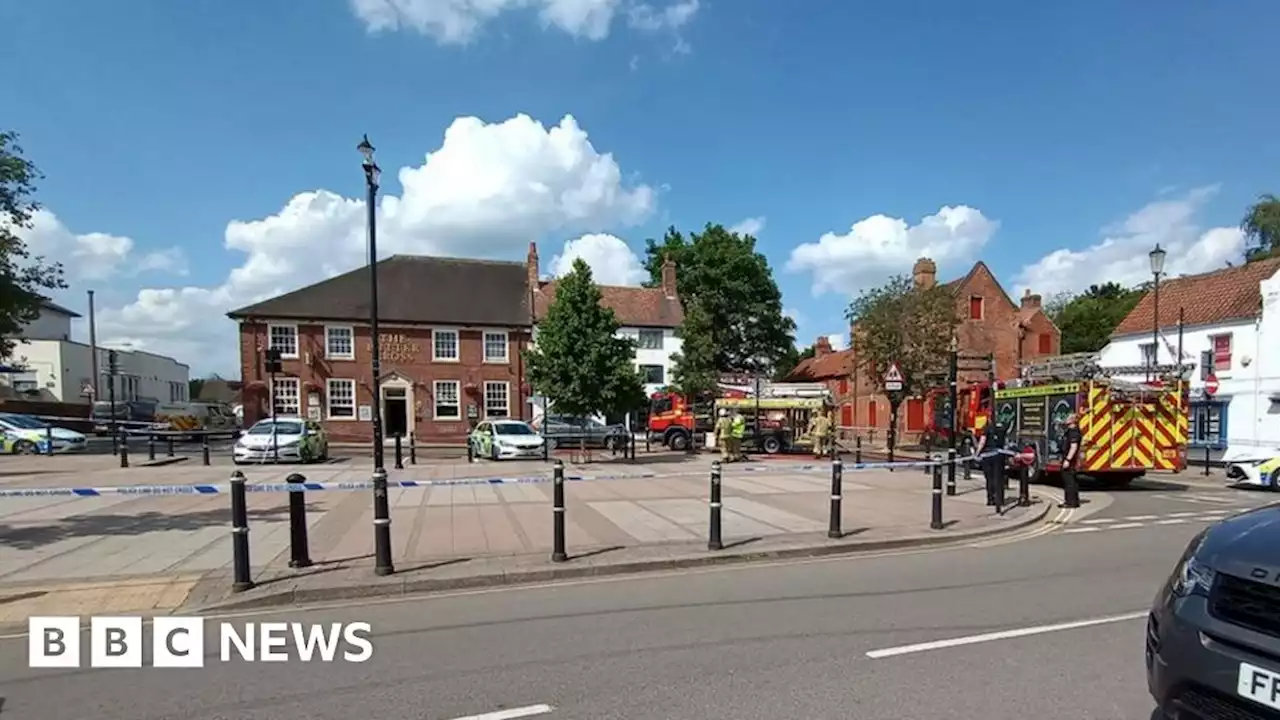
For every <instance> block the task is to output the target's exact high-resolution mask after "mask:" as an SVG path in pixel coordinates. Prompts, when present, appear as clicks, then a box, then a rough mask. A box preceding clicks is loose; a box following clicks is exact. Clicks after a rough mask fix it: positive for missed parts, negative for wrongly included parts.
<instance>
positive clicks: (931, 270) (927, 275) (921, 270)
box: [911, 257, 938, 290]
mask: <svg viewBox="0 0 1280 720" xmlns="http://www.w3.org/2000/svg"><path fill="white" fill-rule="evenodd" d="M911 279H912V280H913V281H914V282H915V286H916V289H917V290H928V289H929V288H931V287H933V286H934V285H936V284H937V282H938V265H937V263H935V262H934V261H932V260H930V259H929V258H923V257H922V258H920V259H919V260H916V264H915V265H913V266H912V267H911Z"/></svg>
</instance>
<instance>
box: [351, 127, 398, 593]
mask: <svg viewBox="0 0 1280 720" xmlns="http://www.w3.org/2000/svg"><path fill="white" fill-rule="evenodd" d="M356 149H357V150H359V151H360V154H361V155H363V156H364V162H363V166H364V183H365V189H366V190H367V194H366V197H365V207H366V209H367V211H368V213H369V215H368V229H369V340H370V342H369V346H370V356H371V357H370V360H371V364H372V365H373V407H372V410H373V417H372V420H373V541H374V568H373V571H374V573H375V574H377V575H390V574H392V573H394V572H395V566H394V565H392V563H391V509H390V507H389V505H388V503H387V470H386V468H385V467H384V466H383V447H382V397H381V385H380V384H381V378H382V352H381V347H380V343H379V336H378V218H377V199H378V176H379V175H380V174H381V172H382V170H381V169H379V168H378V164H377V163H376V162H374V161H373V149H374V148H373V144H372V143H370V142H369V136H368V135H365V136H364V139H362V140H361V141H360V144H359V145H358V146H357V147H356Z"/></svg>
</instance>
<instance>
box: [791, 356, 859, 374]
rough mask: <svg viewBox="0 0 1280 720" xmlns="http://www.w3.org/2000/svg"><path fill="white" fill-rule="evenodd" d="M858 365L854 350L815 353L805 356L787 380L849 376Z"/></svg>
mask: <svg viewBox="0 0 1280 720" xmlns="http://www.w3.org/2000/svg"><path fill="white" fill-rule="evenodd" d="M856 367H857V357H856V356H855V355H854V353H853V350H852V349H849V350H841V351H839V352H833V353H827V354H825V355H815V356H814V357H811V358H805V359H804V360H801V361H800V364H799V365H797V366H796V367H795V369H794V370H792V371H791V373H790V374H788V375H787V382H806V381H814V380H830V379H832V378H842V377H848V376H850V375H852V374H853V371H854V369H855V368H856Z"/></svg>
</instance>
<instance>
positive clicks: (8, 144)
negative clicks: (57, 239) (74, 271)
mask: <svg viewBox="0 0 1280 720" xmlns="http://www.w3.org/2000/svg"><path fill="white" fill-rule="evenodd" d="M40 178H41V175H40V171H39V170H37V169H36V166H35V164H34V163H32V162H31V161H30V160H27V159H25V158H23V157H22V148H21V147H19V146H18V135H17V133H14V132H0V357H10V356H12V354H13V348H14V340H13V339H12V338H14V337H16V336H17V335H18V333H19V331H21V330H22V328H23V327H24V326H25V325H27V324H28V323H30V322H32V321H34V320H35V319H36V318H38V317H40V311H41V309H42V306H43V304H44V301H45V299H46V298H47V296H48V293H49V291H51V290H59V289H62V288H65V287H66V286H67V284H66V283H65V282H64V281H63V279H62V265H60V264H58V263H46V262H45V259H44V258H43V257H39V256H35V257H33V256H32V255H31V251H30V250H29V249H28V248H27V244H26V242H24V241H23V240H22V238H20V237H18V231H19V230H20V229H22V228H29V227H31V217H32V215H34V214H35V212H36V210H38V209H40V206H39V204H38V203H36V202H35V200H34V199H33V197H34V195H35V192H36V186H35V184H36V181H37V180H39V179H40Z"/></svg>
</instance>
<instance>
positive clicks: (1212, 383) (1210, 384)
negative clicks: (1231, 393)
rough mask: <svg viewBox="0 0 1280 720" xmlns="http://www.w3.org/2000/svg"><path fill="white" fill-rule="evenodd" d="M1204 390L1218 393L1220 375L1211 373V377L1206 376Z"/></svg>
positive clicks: (1212, 393)
mask: <svg viewBox="0 0 1280 720" xmlns="http://www.w3.org/2000/svg"><path fill="white" fill-rule="evenodd" d="M1204 391H1205V392H1206V393H1208V394H1209V395H1216V394H1217V393H1218V376H1217V375H1210V376H1209V377H1207V378H1205V380H1204Z"/></svg>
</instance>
